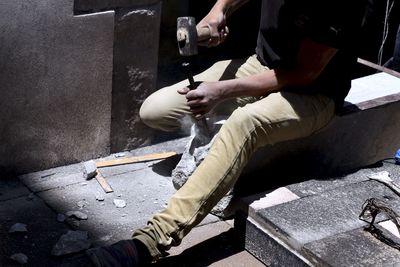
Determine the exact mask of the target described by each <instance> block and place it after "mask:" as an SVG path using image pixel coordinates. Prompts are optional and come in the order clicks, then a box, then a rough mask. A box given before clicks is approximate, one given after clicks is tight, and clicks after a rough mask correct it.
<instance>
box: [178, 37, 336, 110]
mask: <svg viewBox="0 0 400 267" xmlns="http://www.w3.org/2000/svg"><path fill="white" fill-rule="evenodd" d="M336 51H337V49H335V48H332V47H329V46H325V45H322V44H319V43H316V42H314V41H312V40H310V39H305V40H303V42H302V44H301V46H300V49H299V52H298V55H297V59H296V64H295V67H294V68H292V69H283V68H277V69H272V70H266V71H265V72H263V73H260V74H256V75H252V76H248V77H243V78H239V79H232V80H225V81H218V82H203V83H201V84H200V85H199V86H198V87H197V88H196V89H195V90H192V91H189V89H188V88H183V89H181V90H179V91H178V92H179V93H181V94H186V98H187V99H188V105H189V107H190V108H191V111H192V112H193V114H194V116H195V117H196V118H201V117H202V116H204V114H206V113H207V112H208V111H210V110H211V109H212V108H213V107H214V106H216V105H217V104H218V103H220V102H221V101H223V100H225V99H227V98H231V97H239V96H265V95H268V94H270V93H273V92H277V91H280V90H282V89H283V88H285V87H288V86H290V87H293V88H297V89H298V90H299V91H301V90H302V88H304V87H306V86H309V85H310V84H311V83H312V82H313V81H314V80H315V79H316V78H317V77H318V76H319V75H320V74H321V72H322V71H323V70H324V68H325V67H326V66H327V64H328V63H329V61H330V60H331V58H332V57H333V56H334V55H335V53H336Z"/></svg>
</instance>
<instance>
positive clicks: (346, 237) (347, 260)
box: [304, 229, 400, 267]
mask: <svg viewBox="0 0 400 267" xmlns="http://www.w3.org/2000/svg"><path fill="white" fill-rule="evenodd" d="M304 250H305V251H306V253H309V254H310V255H313V256H314V257H317V258H319V262H320V263H323V264H325V265H328V266H337V267H348V266H353V267H387V266H400V251H399V250H397V249H393V248H391V247H389V246H387V245H385V244H383V243H382V242H381V241H379V240H378V239H376V238H375V237H373V236H372V235H371V234H370V233H368V232H366V231H364V230H363V229H355V230H353V231H349V232H345V233H341V234H338V235H334V236H330V237H328V238H325V239H322V240H318V241H315V242H312V243H309V244H306V245H305V246H304Z"/></svg>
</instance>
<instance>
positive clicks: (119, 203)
mask: <svg viewBox="0 0 400 267" xmlns="http://www.w3.org/2000/svg"><path fill="white" fill-rule="evenodd" d="M113 202H114V205H115V206H116V207H117V208H125V207H126V202H125V200H122V199H114V200H113Z"/></svg>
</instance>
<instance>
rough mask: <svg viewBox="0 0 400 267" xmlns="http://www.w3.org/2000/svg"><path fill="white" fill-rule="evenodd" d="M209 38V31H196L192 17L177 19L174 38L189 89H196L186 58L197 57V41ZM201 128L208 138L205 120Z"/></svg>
mask: <svg viewBox="0 0 400 267" xmlns="http://www.w3.org/2000/svg"><path fill="white" fill-rule="evenodd" d="M209 37H210V30H209V29H207V28H202V29H200V30H199V31H197V29H196V20H195V18H194V17H179V18H178V19H177V31H176V38H177V40H178V48H179V54H180V55H181V56H184V57H186V59H187V61H186V62H184V63H182V67H183V69H184V70H185V72H186V74H187V77H188V81H189V84H190V89H191V90H193V89H195V88H196V84H195V81H194V79H193V74H192V70H191V66H190V63H189V60H188V58H189V57H190V56H194V55H197V53H198V49H197V43H198V42H199V41H202V40H205V39H208V38H209ZM200 123H201V126H202V128H203V129H204V130H205V131H206V134H207V135H208V137H210V130H209V128H208V125H207V121H206V119H205V118H203V119H201V120H200Z"/></svg>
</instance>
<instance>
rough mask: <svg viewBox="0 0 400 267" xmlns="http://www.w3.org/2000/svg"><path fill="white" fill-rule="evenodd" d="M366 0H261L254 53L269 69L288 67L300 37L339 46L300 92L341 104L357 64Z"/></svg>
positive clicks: (293, 57) (292, 62) (292, 61)
mask: <svg viewBox="0 0 400 267" xmlns="http://www.w3.org/2000/svg"><path fill="white" fill-rule="evenodd" d="M366 2H367V0H350V1H344V0H335V1H333V0H328V1H324V0H263V2H262V7H261V22H260V30H259V35H258V41H257V48H256V53H257V55H258V58H259V60H260V61H261V62H262V63H263V64H265V65H266V66H268V67H269V68H277V67H283V68H291V67H292V66H293V65H294V61H295V58H296V55H297V52H298V48H299V45H300V42H301V40H302V39H303V38H310V39H311V40H313V41H316V42H318V43H321V44H324V45H328V46H331V47H335V48H338V52H337V53H336V54H335V56H334V57H333V58H332V60H331V61H330V62H329V64H328V65H327V66H326V68H325V69H324V71H323V72H322V73H321V75H320V76H319V77H318V78H317V79H316V81H315V82H314V83H313V84H312V86H310V87H309V88H307V89H303V90H302V91H303V92H307V93H315V92H318V93H321V94H325V95H327V96H329V97H332V98H333V99H334V101H335V103H336V105H337V106H341V105H342V104H343V100H344V98H345V96H346V95H347V93H348V91H349V89H350V85H351V75H352V70H353V68H354V65H355V64H356V59H357V56H356V53H355V51H356V50H355V48H356V42H357V38H358V34H359V32H360V28H361V25H362V23H363V18H364V13H365V7H366Z"/></svg>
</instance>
